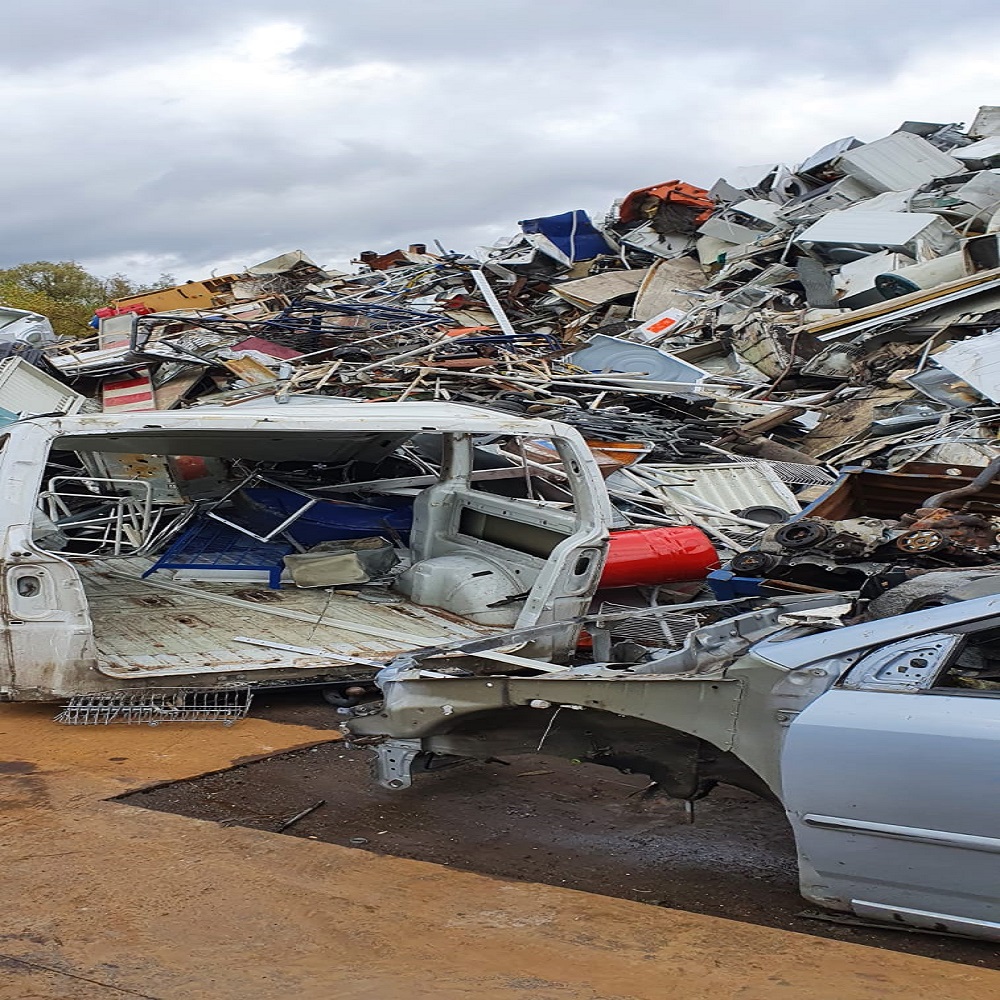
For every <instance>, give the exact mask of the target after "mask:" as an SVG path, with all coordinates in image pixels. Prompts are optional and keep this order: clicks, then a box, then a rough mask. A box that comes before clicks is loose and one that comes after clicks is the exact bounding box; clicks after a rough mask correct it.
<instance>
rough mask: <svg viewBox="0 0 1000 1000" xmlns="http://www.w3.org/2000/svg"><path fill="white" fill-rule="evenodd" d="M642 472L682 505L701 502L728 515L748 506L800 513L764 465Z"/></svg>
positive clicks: (656, 467)
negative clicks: (775, 508)
mask: <svg viewBox="0 0 1000 1000" xmlns="http://www.w3.org/2000/svg"><path fill="white" fill-rule="evenodd" d="M642 470H643V472H646V473H648V474H649V475H650V476H651V477H652V478H654V479H656V480H657V481H658V482H659V483H660V484H662V486H663V487H664V489H663V493H664V495H665V496H668V497H669V496H673V497H675V498H676V499H677V500H678V502H680V503H681V504H682V505H685V506H688V505H692V504H696V503H697V502H698V501H702V502H704V503H706V504H708V505H710V506H711V507H714V508H717V509H719V510H722V511H729V512H733V511H738V510H743V509H745V508H747V507H779V508H780V509H781V510H784V511H787V512H788V513H789V514H797V513H798V512H799V510H800V505H799V502H798V500H796V499H795V494H794V493H792V491H791V490H790V489H789V488H788V486H786V485H785V483H784V482H783V481H782V479H781V477H780V476H779V475H778V473H777V472H776V471H774V470H773V469H771V468H769V467H768V466H767V465H766V464H764V463H761V464H757V465H736V464H730V463H727V464H722V463H719V464H716V465H661V464H655V465H653V464H644V465H643V466H642Z"/></svg>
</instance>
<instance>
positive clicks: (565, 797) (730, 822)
mask: <svg viewBox="0 0 1000 1000" xmlns="http://www.w3.org/2000/svg"><path fill="white" fill-rule="evenodd" d="M253 714H254V715H257V716H260V717H263V718H268V719H271V720H274V721H281V722H289V723H296V724H299V725H309V726H312V727H315V728H319V729H322V728H331V729H332V728H335V727H336V726H337V724H338V722H339V721H340V719H339V717H338V716H337V715H336V714H335V713H334V711H333V710H332V709H331V708H330V707H329V706H328V705H326V704H325V703H324V702H322V701H321V700H320V698H319V696H318V695H310V694H301V693H300V694H298V695H295V696H291V697H290V696H278V695H271V696H267V695H262V696H259V697H258V699H257V701H256V703H255V706H254V709H253ZM505 760H506V762H505V763H488V764H485V763H472V764H464V765H462V766H459V767H455V768H451V769H448V770H443V771H440V772H436V773H433V774H428V775H424V776H421V777H419V778H417V779H416V781H415V782H414V785H413V787H412V788H410V789H407V790H405V791H397V792H390V791H387V790H385V789H382V788H379V787H378V786H376V785H375V784H374V782H373V781H372V780H371V777H370V771H369V754H368V753H367V752H366V751H363V750H353V751H352V750H350V749H348V748H346V747H345V746H344V744H342V743H329V744H323V745H321V746H318V747H314V748H311V749H307V750H301V751H295V752H291V753H286V754H279V755H276V756H274V757H271V758H269V759H266V760H262V761H258V762H255V763H249V764H246V765H241V766H238V767H235V768H232V769H230V770H227V771H222V772H218V773H215V774H209V775H206V776H204V777H201V778H196V779H192V780H189V781H183V782H177V783H174V784H169V785H164V786H161V787H158V788H153V789H148V790H144V791H142V792H137V793H134V794H133V795H130V796H128V797H127V799H126V801H128V802H129V803H130V804H132V805H141V806H145V807H148V808H150V809H156V810H161V811H165V812H172V813H178V814H180V815H184V816H191V817H196V818H199V819H207V820H213V821H216V822H218V823H220V824H223V825H225V826H246V827H251V828H254V829H259V830H267V831H276V830H277V829H278V827H279V826H280V825H281V824H282V823H284V822H286V821H287V820H289V819H291V818H292V817H294V816H295V815H297V814H298V813H300V812H301V811H302V810H304V809H308V808H309V807H310V806H313V805H315V804H316V803H318V802H320V801H322V802H323V803H324V804H323V805H321V806H319V808H317V809H316V810H315V811H313V812H311V813H310V814H309V815H308V816H305V817H304V818H302V819H301V820H299V821H298V822H296V823H295V824H294V825H292V826H291V827H290V828H289V829H288V830H287V831H285V832H286V833H287V834H289V835H291V836H295V837H302V838H309V839H313V840H321V841H325V842H328V843H334V844H339V845H343V846H345V847H355V848H357V849H359V850H363V851H369V852H373V853H377V854H384V855H392V856H396V857H403V858H412V859H417V860H421V861H429V862H433V863H435V864H439V865H444V866H450V867H453V868H457V869H464V870H468V871H473V872H477V873H480V874H485V875H492V876H499V877H502V878H506V879H520V880H524V881H534V882H543V883H548V884H550V885H554V886H560V887H565V888H572V889H578V890H582V891H584V892H592V893H599V894H602V895H606V896H614V897H619V898H622V899H629V900H635V901H638V902H644V903H648V904H650V905H661V906H667V907H673V908H676V909H680V910H687V911H691V912H695V913H704V914H710V915H713V916H721V917H728V918H730V919H735V920H742V921H746V922H749V923H755V924H763V925H767V926H772V927H780V928H785V929H788V930H794V931H798V932H800V933H805V934H813V935H816V936H820V937H827V938H833V939H836V940H841V941H849V942H853V943H856V944H865V945H871V946H875V947H881V948H889V949H893V950H897V951H903V952H908V953H911V954H916V955H923V956H926V957H929V958H937V959H944V960H947V961H953V962H963V963H967V964H970V965H975V966H978V967H981V968H990V969H1000V949H997V948H995V947H993V946H991V945H988V944H985V943H983V944H980V943H978V942H973V941H964V940H960V939H954V938H946V937H942V936H932V935H926V934H916V933H908V932H904V931H896V930H884V931H883V930H872V929H869V928H866V927H854V926H844V925H842V924H836V923H829V922H825V921H822V922H821V921H818V920H814V919H809V918H807V917H804V916H802V914H803V911H806V910H808V909H809V908H808V905H807V904H806V903H805V901H804V900H802V898H801V897H800V896H799V894H798V892H797V877H796V865H795V850H794V845H793V843H792V837H791V832H790V830H789V828H788V825H787V822H786V820H785V817H784V814H783V813H782V812H781V810H780V809H779V808H778V807H777V806H775V805H773V804H771V803H767V802H762V801H761V800H759V799H757V798H755V797H754V796H751V795H749V794H747V793H744V792H741V791H739V790H736V789H717V790H716V791H715V792H713V794H712V795H711V796H709V797H708V798H707V799H704V800H702V801H701V802H698V803H697V804H696V808H695V816H694V822H693V823H692V822H690V820H689V818H688V816H687V815H686V813H685V809H684V806H683V804H682V803H679V802H676V801H672V800H669V799H666V798H662V797H655V798H646V797H643V796H642V794H641V793H642V790H643V789H644V788H645V786H646V784H647V782H646V779H645V778H642V777H639V776H633V775H622V774H619V773H618V772H617V771H614V770H611V769H610V768H606V767H598V766H596V765H590V764H573V763H571V762H569V761H565V760H558V759H555V758H551V757H542V756H514V757H509V758H506V759H505Z"/></svg>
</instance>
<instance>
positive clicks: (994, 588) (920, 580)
mask: <svg viewBox="0 0 1000 1000" xmlns="http://www.w3.org/2000/svg"><path fill="white" fill-rule="evenodd" d="M992 594H1000V570H968V569H965V570H945V571H941V572H934V573H925V574H924V575H923V576H918V577H915V578H914V579H913V580H907V581H906V582H905V583H901V584H900V585H899V586H898V587H893V588H892V589H891V590H887V591H886V592H885V593H884V594H882V595H880V596H879V597H876V598H875V600H873V601H872V602H871V603H870V604H869V605H868V610H867V611H866V612H865V618H866V619H868V620H869V621H874V620H876V619H879V618H892V617H894V616H895V615H906V614H910V613H912V612H914V611H923V610H924V608H938V607H941V606H942V605H943V604H955V603H957V602H958V601H971V600H973V599H974V598H976V597H989V596H990V595H992Z"/></svg>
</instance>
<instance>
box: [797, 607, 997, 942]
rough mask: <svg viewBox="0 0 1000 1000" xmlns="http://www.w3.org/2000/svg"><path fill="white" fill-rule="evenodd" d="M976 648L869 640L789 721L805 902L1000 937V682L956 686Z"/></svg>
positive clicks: (966, 643)
mask: <svg viewBox="0 0 1000 1000" xmlns="http://www.w3.org/2000/svg"><path fill="white" fill-rule="evenodd" d="M953 607H954V606H953ZM912 617H913V616H907V618H912ZM980 635H986V639H988V640H989V641H991V642H994V643H996V631H995V630H993V631H992V632H990V633H989V634H988V635H987V634H986V633H980ZM984 641H985V640H984ZM977 643H979V639H978V636H977V633H976V632H974V631H973V632H972V633H971V634H969V635H968V636H961V635H956V634H953V633H944V632H941V633H933V634H925V635H923V636H913V637H910V638H907V639H904V640H901V641H898V642H895V643H888V644H885V645H881V646H878V647H875V648H872V649H870V650H868V652H867V653H866V655H865V656H863V657H862V658H861V659H860V660H859V661H858V662H857V663H856V664H855V665H854V667H852V669H851V670H850V671H849V672H848V673H847V674H846V675H845V677H844V678H843V679H842V681H841V683H840V684H839V685H838V686H837V687H834V688H832V689H831V690H829V691H827V692H826V693H825V694H823V695H821V696H820V697H819V698H817V699H816V700H815V701H814V702H812V703H811V704H810V705H809V706H808V707H806V708H805V709H804V710H803V711H802V712H801V713H800V714H799V715H798V716H797V717H796V718H795V719H794V720H793V721H792V723H791V724H790V726H789V728H788V734H787V737H786V740H785V743H784V747H783V750H782V768H781V770H782V788H783V798H784V803H785V807H786V809H787V812H788V816H789V818H790V820H791V824H792V828H793V830H794V833H795V838H796V842H797V846H798V852H799V871H800V880H801V888H802V893H803V895H804V896H805V897H806V898H807V899H809V900H811V901H813V902H816V903H818V904H820V905H824V906H828V907H832V908H834V909H840V910H847V911H850V912H853V913H855V914H857V915H858V916H862V917H867V918H871V919H878V920H887V921H892V922H896V923H903V924H908V925H913V926H919V927H925V928H931V929H935V930H950V931H956V932H960V933H964V934H969V935H973V936H977V937H985V938H990V939H994V940H1000V690H996V689H991V684H993V683H994V682H986V684H985V685H983V687H982V688H980V689H976V687H975V686H974V685H973V686H972V687H968V686H966V687H962V686H957V685H961V684H962V683H963V679H958V680H956V678H957V677H958V676H959V675H960V674H961V673H962V669H961V664H962V663H963V658H965V661H964V662H967V663H972V664H973V665H975V664H977V663H978V664H980V665H981V664H982V663H983V658H982V653H981V648H982V646H981V644H978V645H977ZM994 662H995V660H994ZM965 683H968V682H967V681H965ZM995 687H996V688H1000V684H996V685H995Z"/></svg>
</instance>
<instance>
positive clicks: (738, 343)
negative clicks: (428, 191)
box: [0, 107, 1000, 598]
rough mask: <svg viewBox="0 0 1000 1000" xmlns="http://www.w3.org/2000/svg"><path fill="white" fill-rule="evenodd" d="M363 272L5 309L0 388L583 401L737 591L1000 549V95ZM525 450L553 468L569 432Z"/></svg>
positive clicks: (615, 487) (868, 577)
mask: <svg viewBox="0 0 1000 1000" xmlns="http://www.w3.org/2000/svg"><path fill="white" fill-rule="evenodd" d="M357 263H358V264H359V265H360V266H359V269H358V272H357V273H353V274H348V273H343V272H339V271H330V270H325V269H323V268H321V267H319V266H317V265H316V264H315V263H314V262H313V261H311V260H310V259H309V257H307V256H306V255H305V254H304V253H302V252H301V251H295V252H292V253H287V254H284V255H282V256H281V257H278V258H275V259H273V260H270V261H266V262H264V263H262V264H259V265H257V266H255V267H251V268H249V269H248V270H247V271H245V272H244V273H241V274H232V275H226V276H223V277H213V278H211V279H208V280H205V281H200V282H189V283H187V284H185V285H180V286H177V287H175V288H170V289H163V290H160V291H157V292H153V293H148V294H143V295H138V296H134V297H132V298H131V299H125V300H119V301H116V302H114V303H112V304H110V305H109V307H108V308H107V309H104V310H101V311H100V313H99V315H98V317H96V318H95V327H96V332H95V333H94V334H93V335H92V336H89V337H86V338H80V339H73V340H71V341H61V342H55V341H54V340H53V338H51V337H50V336H48V335H47V334H46V333H45V332H44V330H42V329H41V327H40V325H39V322H38V320H39V318H38V317H33V318H32V317H30V316H28V315H27V314H25V315H23V316H18V315H14V313H13V311H11V310H0V339H2V340H3V341H4V343H3V344H2V345H0V347H2V351H3V354H4V355H5V357H4V360H2V361H0V407H3V409H4V410H5V411H7V417H8V419H10V418H13V416H14V415H17V414H20V415H22V416H29V415H32V414H37V413H41V412H76V411H79V410H81V409H82V410H84V411H86V410H88V409H103V410H104V411H105V412H116V411H117V412H120V411H126V410H144V409H148V410H154V409H161V410H164V409H172V408H178V407H191V406H203V405H206V404H212V405H221V406H225V407H238V406H241V405H246V404H249V403H253V402H254V401H259V400H270V401H276V402H278V403H293V402H294V403H297V404H299V405H306V404H307V403H308V401H309V400H311V399H315V398H316V397H337V398H341V399H344V398H346V399H352V400H357V401H358V402H371V401H376V400H381V401H405V400H414V401H416V400H425V401H429V400H434V401H439V402H450V403H469V404H476V405H479V406H486V407H490V408H494V409H496V410H499V411H504V412H507V413H516V414H527V415H531V416H543V417H550V418H555V419H558V420H560V421H564V422H566V423H568V424H570V425H572V426H574V427H576V428H577V429H578V430H579V431H580V432H581V433H582V435H583V436H584V438H585V439H586V440H587V441H588V443H589V445H590V447H591V448H592V450H593V451H594V453H595V455H596V456H597V457H598V460H599V463H600V465H601V468H602V471H603V473H604V475H605V478H606V482H607V485H608V489H609V492H610V494H611V496H612V499H613V501H614V503H615V506H616V509H617V510H618V512H619V514H620V525H621V526H623V527H624V526H677V525H695V526H697V527H698V528H700V529H701V530H703V531H704V532H706V533H707V534H708V535H709V536H710V537H711V539H712V541H713V543H714V544H715V546H716V547H717V549H718V550H719V554H720V559H721V561H722V563H725V564H726V565H725V568H723V569H719V570H717V571H715V572H713V573H712V574H711V578H710V583H711V584H712V586H713V588H714V590H715V594H716V596H718V597H720V598H723V597H732V596H736V595H740V594H746V593H760V592H763V593H769V592H788V591H790V590H791V591H796V590H798V591H812V590H829V589H833V590H839V589H843V590H848V589H849V590H855V589H859V588H865V587H867V588H869V590H870V591H874V592H877V591H878V590H879V589H881V588H884V587H886V586H889V585H891V584H892V583H893V582H899V581H900V580H902V579H906V578H908V577H910V576H912V575H914V574H915V573H921V572H926V571H929V570H933V569H940V568H943V567H953V566H978V565H987V564H991V563H994V562H1000V545H998V542H997V529H998V527H1000V521H998V520H997V518H996V517H995V514H996V507H995V501H996V499H997V493H998V488H992V487H991V486H990V483H991V482H992V480H993V476H994V474H995V473H996V472H997V468H998V467H997V463H996V462H995V461H994V459H995V456H996V455H997V451H996V446H995V445H996V439H997V429H998V425H1000V363H998V360H997V359H998V358H1000V107H983V108H981V109H980V110H979V112H978V114H977V115H976V116H975V118H974V120H973V122H972V124H971V126H969V127H968V128H964V127H963V126H961V125H958V124H954V123H927V122H904V123H903V124H902V125H901V126H900V128H899V129H898V130H897V131H895V132H893V133H892V134H890V135H887V136H884V137H882V138H878V139H875V140H874V141H870V142H863V141H861V140H859V139H857V138H854V137H848V138H842V139H838V140H836V141H833V142H831V143H829V144H828V145H826V146H824V147H823V148H822V149H820V150H818V151H816V152H814V153H811V154H810V155H808V156H806V158H805V159H804V160H803V161H802V162H801V163H799V164H798V165H794V166H790V165H786V164H783V163H768V164H763V165H760V166H754V167H745V168H740V169H738V170H734V171H730V172H728V173H727V174H726V175H725V177H723V178H721V179H719V180H718V181H717V182H716V183H715V184H714V185H713V186H712V187H711V188H710V189H707V190H706V189H702V188H698V187H695V186H692V185H690V184H687V183H684V182H682V181H677V180H673V181H668V182H665V183H659V184H654V185H652V186H649V187H645V188H640V189H638V190H636V191H633V192H631V193H630V194H628V196H627V197H625V198H624V199H622V200H621V201H620V202H619V203H617V204H616V206H615V207H614V208H613V209H612V211H611V213H610V214H609V216H608V218H607V219H605V220H601V221H598V222H596V223H595V222H594V221H592V220H591V219H590V218H589V217H588V215H587V214H586V213H585V212H583V211H580V210H576V211H571V212H567V213H565V214H562V215H556V216H551V217H546V218H538V219H531V220H526V221H523V222H521V223H520V232H519V233H518V234H517V235H516V236H513V237H511V238H510V239H508V240H504V241H502V242H501V243H500V244H498V245H496V246H493V247H488V248H483V249H480V250H479V251H477V252H476V253H475V254H472V255H465V254H460V253H449V252H445V251H444V249H443V248H442V247H440V245H438V250H437V252H429V251H428V248H427V247H426V246H424V245H414V246H411V247H409V248H408V249H407V250H397V251H393V252H392V253H388V254H377V253H375V252H372V251H366V252H364V253H362V254H361V255H360V257H359V260H358V262H357ZM521 458H522V459H523V461H524V462H525V467H526V468H531V469H534V470H536V471H537V470H542V469H544V466H545V464H546V461H547V451H546V447H545V443H544V442H539V443H538V447H537V449H536V450H535V452H534V453H532V454H525V455H522V456H521ZM427 461H428V462H429V466H428V468H430V466H432V465H433V461H432V460H431V459H428V460H427ZM803 511H804V514H803ZM664 579H665V582H667V581H669V580H670V579H671V577H670V574H669V573H665V577H664ZM688 592H690V588H688Z"/></svg>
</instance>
